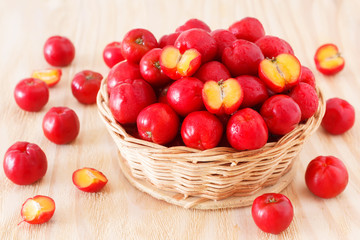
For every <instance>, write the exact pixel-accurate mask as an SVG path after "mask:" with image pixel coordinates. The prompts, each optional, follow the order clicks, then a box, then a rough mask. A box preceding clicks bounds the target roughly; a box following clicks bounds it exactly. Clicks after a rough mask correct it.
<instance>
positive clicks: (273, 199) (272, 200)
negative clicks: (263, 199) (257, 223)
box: [268, 197, 277, 203]
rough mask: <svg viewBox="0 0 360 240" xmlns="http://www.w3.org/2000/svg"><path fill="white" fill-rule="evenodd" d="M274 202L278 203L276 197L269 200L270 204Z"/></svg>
mask: <svg viewBox="0 0 360 240" xmlns="http://www.w3.org/2000/svg"><path fill="white" fill-rule="evenodd" d="M274 202H277V200H276V199H275V198H274V197H271V198H269V199H268V203H274Z"/></svg>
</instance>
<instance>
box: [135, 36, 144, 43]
mask: <svg viewBox="0 0 360 240" xmlns="http://www.w3.org/2000/svg"><path fill="white" fill-rule="evenodd" d="M135 43H137V44H139V45H143V44H144V40H143V39H142V38H141V37H140V38H137V39H136V40H135Z"/></svg>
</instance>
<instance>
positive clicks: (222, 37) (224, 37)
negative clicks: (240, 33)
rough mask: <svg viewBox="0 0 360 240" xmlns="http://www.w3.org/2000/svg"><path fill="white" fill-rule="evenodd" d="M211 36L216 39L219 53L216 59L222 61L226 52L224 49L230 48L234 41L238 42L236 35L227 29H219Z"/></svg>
mask: <svg viewBox="0 0 360 240" xmlns="http://www.w3.org/2000/svg"><path fill="white" fill-rule="evenodd" d="M210 35H211V36H212V37H213V38H214V39H215V41H216V44H217V47H218V51H217V55H216V59H218V60H221V56H222V54H223V52H224V49H225V48H227V47H230V46H231V45H232V43H233V42H234V41H236V40H237V38H236V37H235V35H234V34H232V33H231V32H230V31H228V30H225V29H217V30H214V31H212V32H211V33H210Z"/></svg>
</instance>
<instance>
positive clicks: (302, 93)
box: [289, 82, 319, 121]
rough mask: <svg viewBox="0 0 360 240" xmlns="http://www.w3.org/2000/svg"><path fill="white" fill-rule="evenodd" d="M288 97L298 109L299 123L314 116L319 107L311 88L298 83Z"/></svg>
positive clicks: (313, 90)
mask: <svg viewBox="0 0 360 240" xmlns="http://www.w3.org/2000/svg"><path fill="white" fill-rule="evenodd" d="M289 96H290V97H291V98H292V99H294V101H295V102H296V103H297V104H298V105H299V107H300V110H301V121H304V120H307V119H308V118H310V117H312V116H313V115H314V114H315V112H316V110H317V108H318V106H319V98H318V96H317V93H316V91H315V89H314V88H313V87H312V86H310V85H309V84H307V83H304V82H300V83H299V84H298V85H297V86H296V87H294V88H293V89H292V90H291V92H290V94H289Z"/></svg>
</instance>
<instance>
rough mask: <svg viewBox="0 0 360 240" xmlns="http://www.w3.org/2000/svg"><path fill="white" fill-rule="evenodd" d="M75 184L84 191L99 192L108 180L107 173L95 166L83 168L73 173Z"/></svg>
mask: <svg viewBox="0 0 360 240" xmlns="http://www.w3.org/2000/svg"><path fill="white" fill-rule="evenodd" d="M72 180H73V183H74V185H75V186H76V187H77V188H78V189H80V190H81V191H84V192H98V191H100V190H101V189H102V188H103V187H104V186H105V185H106V183H107V182H108V180H107V178H106V177H105V175H104V174H103V173H102V172H100V171H98V170H96V169H94V168H87V167H85V168H82V169H78V170H76V171H75V172H74V173H73V176H72Z"/></svg>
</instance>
